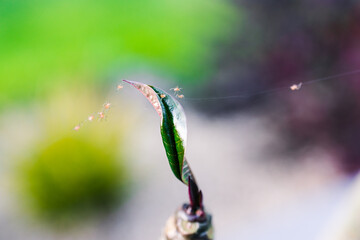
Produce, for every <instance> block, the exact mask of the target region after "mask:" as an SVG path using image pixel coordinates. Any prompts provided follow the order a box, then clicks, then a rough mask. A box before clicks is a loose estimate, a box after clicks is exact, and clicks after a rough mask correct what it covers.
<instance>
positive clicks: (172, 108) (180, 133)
mask: <svg viewBox="0 0 360 240" xmlns="http://www.w3.org/2000/svg"><path fill="white" fill-rule="evenodd" d="M124 81H125V82H127V83H129V84H131V85H133V86H134V87H135V88H137V89H138V90H139V91H140V92H141V93H142V94H143V95H144V96H145V97H146V98H147V99H148V100H149V101H150V103H151V104H152V106H153V107H154V108H155V110H156V112H157V113H158V114H159V116H160V119H161V125H160V126H161V127H160V130H161V136H162V140H163V144H164V148H165V151H166V156H167V158H168V161H169V164H170V168H171V170H172V172H173V173H174V175H175V177H176V178H177V179H179V180H180V181H182V182H183V183H185V184H186V185H187V184H188V179H189V177H191V178H192V179H194V176H193V174H192V172H191V169H190V167H189V164H188V163H187V161H186V158H185V147H186V139H187V128H186V117H185V113H184V110H183V108H182V106H181V105H180V103H179V102H178V101H177V100H176V99H175V98H174V97H172V96H171V95H169V94H168V93H167V92H165V91H163V90H161V89H160V88H157V87H154V86H150V85H147V84H143V83H139V82H132V81H128V80H124ZM194 181H195V180H194Z"/></svg>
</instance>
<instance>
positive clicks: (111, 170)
mask: <svg viewBox="0 0 360 240" xmlns="http://www.w3.org/2000/svg"><path fill="white" fill-rule="evenodd" d="M22 171H23V173H24V175H23V177H24V184H25V186H26V188H25V190H26V192H27V194H28V197H30V198H31V199H32V200H31V203H32V206H33V207H34V208H35V209H34V210H35V211H37V213H39V214H41V215H43V216H46V217H51V218H53V219H55V220H59V219H60V220H63V219H68V218H69V217H71V218H73V217H76V216H82V215H84V214H87V213H89V212H100V213H101V212H104V211H109V210H111V209H113V207H114V206H116V203H117V201H118V200H119V199H120V197H124V196H122V195H123V194H124V193H125V185H126V182H127V176H126V174H125V173H126V171H125V168H124V167H122V166H120V165H119V164H118V161H117V157H116V154H115V153H114V151H113V150H111V149H108V148H106V147H104V146H99V145H95V143H94V142H91V141H89V140H88V139H85V138H83V137H77V136H66V137H64V138H62V139H60V140H58V141H56V142H54V143H52V144H50V145H49V146H47V147H45V148H42V149H39V150H38V151H37V153H35V154H34V155H33V157H32V159H31V160H30V161H29V162H28V163H27V164H26V165H25V166H24V167H23V169H22Z"/></svg>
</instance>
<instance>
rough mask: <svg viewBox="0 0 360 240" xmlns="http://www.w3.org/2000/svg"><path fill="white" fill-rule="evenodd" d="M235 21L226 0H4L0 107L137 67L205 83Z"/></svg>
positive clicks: (0, 4)
mask: <svg viewBox="0 0 360 240" xmlns="http://www.w3.org/2000/svg"><path fill="white" fill-rule="evenodd" d="M235 16H236V15H235V14H234V11H233V10H232V9H231V7H230V5H229V4H228V3H226V2H224V1H205V0H201V1H190V0H185V1H167V0H139V1H117V0H104V1H93V0H90V1H89V0H86V1H85V0H79V1H70V0H65V1H55V0H50V1H49V0H43V1H41V0H27V1H22V0H15V1H13V0H2V1H0V22H1V28H0V79H1V81H0V96H1V97H0V107H1V106H3V105H4V103H9V102H12V101H21V100H24V99H25V100H28V99H31V98H33V97H37V96H41V95H43V94H44V93H46V91H47V90H48V89H49V88H51V87H53V86H56V85H57V84H59V83H66V82H67V81H81V82H83V83H84V84H89V83H98V84H104V82H106V81H109V80H110V81H111V80H113V79H114V78H115V77H117V76H118V75H120V76H125V75H126V74H130V73H134V72H136V71H139V69H152V71H155V72H158V73H159V74H162V75H165V76H168V77H169V78H172V79H176V80H180V79H181V81H182V82H187V83H194V82H201V81H203V80H204V78H205V77H207V76H209V74H211V72H212V69H213V68H212V67H211V65H212V64H214V63H215V59H214V58H213V54H214V53H215V52H216V48H217V46H218V45H219V42H221V41H223V40H226V39H228V38H229V33H231V31H232V26H231V22H233V21H234V19H235ZM74 79H76V80H74Z"/></svg>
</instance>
